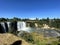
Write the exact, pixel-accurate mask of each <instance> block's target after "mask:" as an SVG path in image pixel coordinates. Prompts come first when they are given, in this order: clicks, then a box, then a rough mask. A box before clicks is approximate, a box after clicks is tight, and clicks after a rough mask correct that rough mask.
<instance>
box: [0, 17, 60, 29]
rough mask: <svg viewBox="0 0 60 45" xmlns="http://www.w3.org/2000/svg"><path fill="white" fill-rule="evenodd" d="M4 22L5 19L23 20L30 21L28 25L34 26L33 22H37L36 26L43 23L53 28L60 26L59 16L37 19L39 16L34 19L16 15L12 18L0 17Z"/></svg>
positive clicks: (40, 25)
mask: <svg viewBox="0 0 60 45" xmlns="http://www.w3.org/2000/svg"><path fill="white" fill-rule="evenodd" d="M2 21H3V22H6V21H10V22H12V21H25V22H30V27H35V25H34V23H37V24H38V27H42V26H43V24H47V25H49V26H50V27H55V28H60V19H59V18H54V19H49V18H46V19H44V18H43V19H39V18H36V19H35V20H30V19H27V18H26V19H21V18H17V17H14V18H12V19H8V18H0V22H2Z"/></svg>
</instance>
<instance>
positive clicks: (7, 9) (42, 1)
mask: <svg viewBox="0 0 60 45" xmlns="http://www.w3.org/2000/svg"><path fill="white" fill-rule="evenodd" d="M1 17H4V18H13V17H18V18H47V17H49V18H60V0H0V18H1Z"/></svg>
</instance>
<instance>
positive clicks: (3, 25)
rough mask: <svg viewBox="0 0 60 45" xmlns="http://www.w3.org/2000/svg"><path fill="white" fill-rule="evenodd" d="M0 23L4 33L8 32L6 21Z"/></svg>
mask: <svg viewBox="0 0 60 45" xmlns="http://www.w3.org/2000/svg"><path fill="white" fill-rule="evenodd" d="M0 24H1V25H0V28H1V31H3V32H2V33H5V32H6V27H5V23H4V22H1V23H0Z"/></svg>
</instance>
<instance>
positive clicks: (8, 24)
mask: <svg viewBox="0 0 60 45" xmlns="http://www.w3.org/2000/svg"><path fill="white" fill-rule="evenodd" d="M6 23H7V26H8V32H10V26H11V25H10V24H11V22H6Z"/></svg>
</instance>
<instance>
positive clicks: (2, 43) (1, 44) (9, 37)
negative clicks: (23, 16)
mask: <svg viewBox="0 0 60 45" xmlns="http://www.w3.org/2000/svg"><path fill="white" fill-rule="evenodd" d="M17 40H22V45H29V43H27V42H26V41H25V40H23V39H22V38H20V37H17V36H15V35H13V34H8V33H4V34H0V45H10V44H12V43H13V42H15V41H17Z"/></svg>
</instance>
